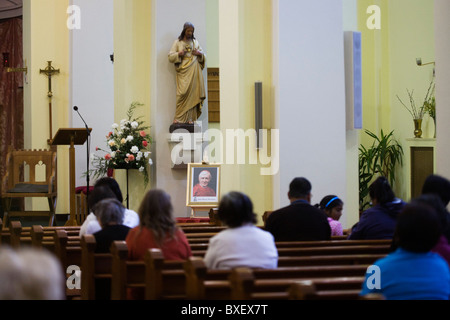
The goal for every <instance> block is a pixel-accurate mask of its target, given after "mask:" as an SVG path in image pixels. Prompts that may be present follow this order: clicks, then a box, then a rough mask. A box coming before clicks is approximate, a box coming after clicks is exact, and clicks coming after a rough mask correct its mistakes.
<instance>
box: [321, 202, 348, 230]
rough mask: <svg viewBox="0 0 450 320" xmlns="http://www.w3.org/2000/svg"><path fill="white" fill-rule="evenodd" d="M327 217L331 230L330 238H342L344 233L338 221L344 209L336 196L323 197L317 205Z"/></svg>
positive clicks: (342, 203)
mask: <svg viewBox="0 0 450 320" xmlns="http://www.w3.org/2000/svg"><path fill="white" fill-rule="evenodd" d="M317 206H318V207H319V209H321V210H322V211H323V212H325V214H326V215H327V217H328V223H329V224H330V228H331V235H332V236H342V235H343V234H344V231H343V229H342V224H341V223H340V222H339V219H340V218H341V216H342V210H343V209H344V202H343V201H342V200H341V199H339V197H338V196H335V195H328V196H325V197H323V199H322V200H321V201H320V203H319V204H318V205H317Z"/></svg>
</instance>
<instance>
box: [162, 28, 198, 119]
mask: <svg viewBox="0 0 450 320" xmlns="http://www.w3.org/2000/svg"><path fill="white" fill-rule="evenodd" d="M194 29H195V28H194V25H193V24H192V23H190V22H186V23H185V24H184V26H183V31H182V32H181V34H180V36H179V37H178V39H176V40H175V41H174V43H173V45H172V48H171V49H170V52H169V62H171V63H173V64H174V65H175V70H176V82H177V99H176V102H177V103H176V110H175V117H174V120H173V123H194V121H196V120H197V119H198V118H199V117H200V115H201V113H202V106H203V102H204V100H205V84H204V81H203V73H202V70H203V68H204V67H205V62H206V56H205V54H204V53H203V50H202V48H201V47H200V44H199V42H198V41H197V39H196V38H195V36H194Z"/></svg>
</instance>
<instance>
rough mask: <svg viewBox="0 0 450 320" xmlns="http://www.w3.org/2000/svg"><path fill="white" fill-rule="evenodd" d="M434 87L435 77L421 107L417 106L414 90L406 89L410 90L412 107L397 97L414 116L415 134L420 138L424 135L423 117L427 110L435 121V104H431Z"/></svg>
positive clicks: (409, 96)
mask: <svg viewBox="0 0 450 320" xmlns="http://www.w3.org/2000/svg"><path fill="white" fill-rule="evenodd" d="M434 87H435V85H434V79H432V80H431V82H430V85H429V87H428V90H427V94H426V95H425V99H424V101H423V103H422V105H421V106H420V107H417V106H416V102H415V100H414V90H412V91H409V90H408V89H406V92H408V98H409V104H410V107H408V106H407V105H406V104H405V103H404V102H403V101H402V100H401V99H400V97H399V96H398V95H397V99H398V100H399V101H400V103H401V104H402V105H403V106H404V107H405V108H406V110H408V112H409V114H410V115H411V116H412V118H413V122H414V136H415V137H416V138H420V137H421V136H422V119H423V116H424V115H425V114H426V113H427V112H428V114H429V115H430V116H431V117H432V118H433V120H434V121H435V111H434V110H435V109H434V106H435V104H434V105H433V106H431V104H432V103H434ZM431 108H432V109H431ZM435 124H436V122H435Z"/></svg>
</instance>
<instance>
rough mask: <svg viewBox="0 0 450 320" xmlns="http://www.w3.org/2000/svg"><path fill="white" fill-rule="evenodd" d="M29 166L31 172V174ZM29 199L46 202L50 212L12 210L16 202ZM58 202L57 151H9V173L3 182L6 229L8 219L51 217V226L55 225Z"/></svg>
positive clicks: (4, 225) (7, 164) (7, 160)
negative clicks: (39, 198)
mask: <svg viewBox="0 0 450 320" xmlns="http://www.w3.org/2000/svg"><path fill="white" fill-rule="evenodd" d="M26 166H27V167H28V168H29V170H28V174H26V170H25V168H26ZM42 169H43V170H42ZM42 171H43V172H42ZM39 173H41V174H39ZM44 173H45V174H44ZM24 177H27V178H28V179H27V180H25V178H24ZM28 197H32V198H34V197H41V198H47V200H48V205H49V210H48V211H31V210H16V211H13V210H12V200H13V199H24V198H28ZM56 198H57V185H56V151H52V150H10V151H9V152H8V154H7V156H6V173H5V175H4V176H3V178H2V205H3V210H4V217H3V228H7V227H8V226H9V224H8V219H9V218H10V217H13V216H48V217H49V225H50V226H52V225H54V222H55V208H56Z"/></svg>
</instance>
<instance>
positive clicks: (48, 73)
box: [39, 61, 59, 145]
mask: <svg viewBox="0 0 450 320" xmlns="http://www.w3.org/2000/svg"><path fill="white" fill-rule="evenodd" d="M39 73H41V74H42V73H43V74H45V75H46V76H47V77H48V93H47V96H48V108H49V128H50V138H49V139H48V140H47V143H48V144H49V145H51V144H52V137H53V133H52V97H53V93H52V76H53V75H55V74H58V73H59V69H55V68H54V67H53V66H52V62H51V61H47V68H45V69H40V70H39Z"/></svg>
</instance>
